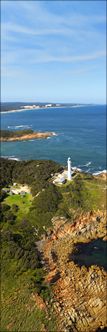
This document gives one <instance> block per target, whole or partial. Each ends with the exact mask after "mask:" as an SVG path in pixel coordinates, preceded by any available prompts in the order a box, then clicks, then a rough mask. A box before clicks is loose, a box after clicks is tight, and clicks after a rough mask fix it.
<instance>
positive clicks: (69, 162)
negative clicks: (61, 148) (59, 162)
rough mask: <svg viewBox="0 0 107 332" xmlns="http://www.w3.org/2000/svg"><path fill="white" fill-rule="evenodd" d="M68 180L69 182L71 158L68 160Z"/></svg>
mask: <svg viewBox="0 0 107 332" xmlns="http://www.w3.org/2000/svg"><path fill="white" fill-rule="evenodd" d="M67 163H68V180H71V158H68V160H67Z"/></svg>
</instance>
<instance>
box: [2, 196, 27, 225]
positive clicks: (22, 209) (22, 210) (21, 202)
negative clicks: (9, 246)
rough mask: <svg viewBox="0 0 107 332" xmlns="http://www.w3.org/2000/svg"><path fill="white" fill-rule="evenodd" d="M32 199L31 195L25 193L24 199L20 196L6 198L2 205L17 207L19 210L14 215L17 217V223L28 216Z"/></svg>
mask: <svg viewBox="0 0 107 332" xmlns="http://www.w3.org/2000/svg"><path fill="white" fill-rule="evenodd" d="M32 199H33V198H32V195H31V194H27V193H26V194H25V196H24V197H21V195H19V194H18V195H12V196H8V197H6V199H5V200H4V203H5V204H7V205H9V206H10V207H12V205H13V204H16V205H18V207H19V210H18V212H16V213H15V214H16V216H17V221H20V220H21V219H22V218H23V217H25V216H26V215H27V214H28V212H29V209H30V207H31V205H32Z"/></svg>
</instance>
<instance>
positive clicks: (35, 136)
mask: <svg viewBox="0 0 107 332" xmlns="http://www.w3.org/2000/svg"><path fill="white" fill-rule="evenodd" d="M52 136H56V133H55V132H44V133H38V132H34V133H31V134H24V135H22V136H15V137H8V138H7V137H1V138H0V141H1V142H14V141H23V140H26V141H27V140H31V139H40V138H42V139H46V138H48V137H52Z"/></svg>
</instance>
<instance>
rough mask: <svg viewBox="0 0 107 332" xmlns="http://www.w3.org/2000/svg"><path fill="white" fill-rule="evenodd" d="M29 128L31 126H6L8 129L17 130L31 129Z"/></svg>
mask: <svg viewBox="0 0 107 332" xmlns="http://www.w3.org/2000/svg"><path fill="white" fill-rule="evenodd" d="M31 127H32V125H20V126H8V129H18V128H25V129H28V128H31Z"/></svg>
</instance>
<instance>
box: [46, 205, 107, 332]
mask: <svg viewBox="0 0 107 332" xmlns="http://www.w3.org/2000/svg"><path fill="white" fill-rule="evenodd" d="M52 223H53V230H51V231H50V233H49V234H47V236H45V238H44V239H43V240H42V241H41V242H40V250H41V252H42V254H43V264H44V266H45V269H46V278H45V282H46V283H49V284H50V285H52V290H53V294H54V297H53V299H52V301H51V306H52V310H53V312H54V311H55V312H56V315H57V318H58V332H60V331H63V332H72V331H73V332H76V331H78V332H94V331H97V329H98V328H101V329H102V328H103V327H105V326H106V272H105V270H104V268H103V267H99V266H97V265H96V264H95V265H92V266H90V267H89V268H87V267H86V266H82V267H79V266H78V265H77V264H75V263H74V261H73V260H69V254H71V253H72V252H73V250H74V246H75V245H76V244H77V243H80V242H81V243H82V242H83V243H89V242H90V241H92V240H94V239H98V238H102V240H103V241H105V240H106V236H105V229H106V214H105V213H104V212H101V211H97V212H95V213H92V212H91V213H86V214H82V215H81V216H80V217H79V218H78V219H76V220H75V221H74V223H71V222H70V221H68V220H67V219H65V218H53V219H52Z"/></svg>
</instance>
